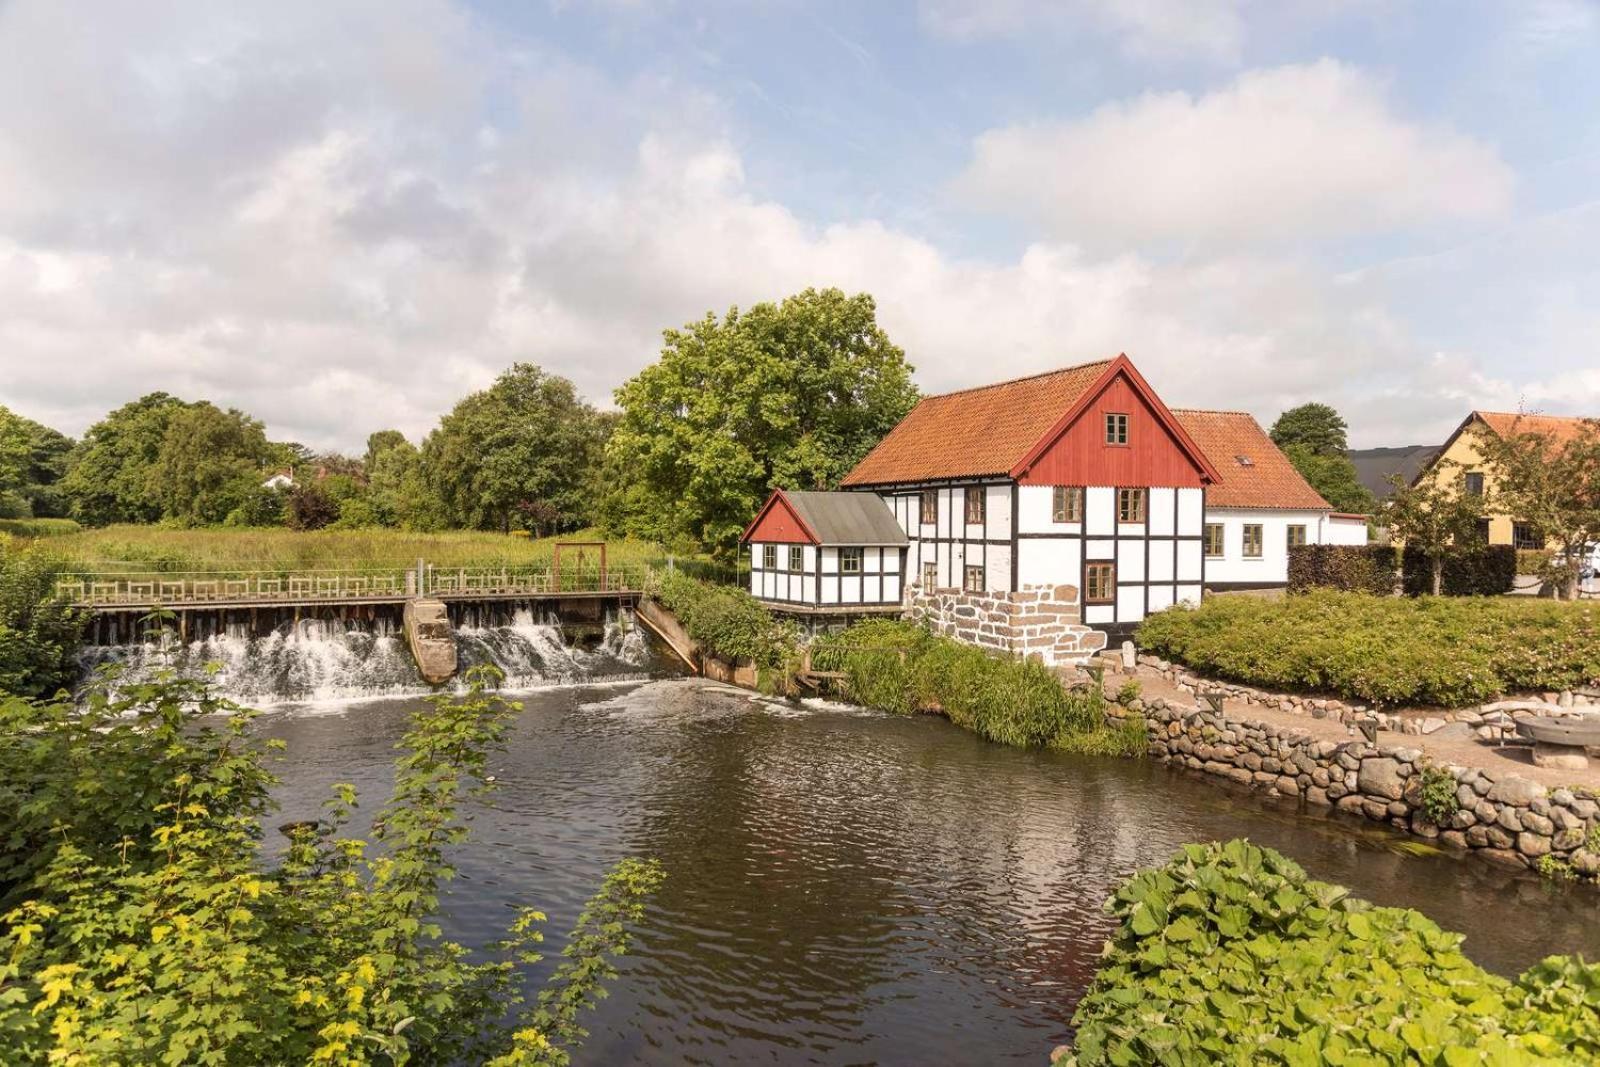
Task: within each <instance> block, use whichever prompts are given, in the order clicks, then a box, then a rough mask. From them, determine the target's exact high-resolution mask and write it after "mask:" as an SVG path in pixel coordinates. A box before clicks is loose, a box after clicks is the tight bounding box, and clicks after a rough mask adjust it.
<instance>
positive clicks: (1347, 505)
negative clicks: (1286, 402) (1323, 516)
mask: <svg viewBox="0 0 1600 1067" xmlns="http://www.w3.org/2000/svg"><path fill="white" fill-rule="evenodd" d="M1347 430H1348V427H1347V426H1346V424H1345V421H1344V416H1342V415H1340V414H1339V413H1338V412H1337V411H1335V410H1334V409H1333V408H1332V407H1330V406H1328V405H1327V404H1318V403H1310V404H1301V405H1300V406H1299V407H1296V408H1290V409H1289V410H1288V411H1285V412H1284V413H1283V414H1282V415H1279V416H1278V421H1277V422H1274V423H1273V424H1272V429H1271V431H1270V435H1271V437H1272V442H1273V444H1275V445H1277V446H1278V447H1279V448H1281V449H1283V454H1284V455H1285V456H1287V457H1289V462H1290V463H1292V464H1294V467H1295V470H1297V471H1299V472H1300V475H1301V477H1303V478H1304V479H1305V480H1306V481H1307V482H1310V483H1311V488H1313V489H1315V490H1316V491H1317V492H1318V493H1321V494H1322V499H1324V500H1326V501H1327V502H1328V503H1329V504H1332V505H1333V508H1334V510H1335V511H1348V512H1355V513H1358V514H1368V513H1370V512H1371V511H1372V510H1373V509H1374V508H1376V507H1377V501H1375V500H1374V499H1373V497H1372V494H1371V493H1370V492H1368V491H1367V489H1366V487H1365V486H1363V485H1362V484H1361V480H1360V478H1358V477H1357V476H1356V468H1355V464H1354V463H1351V462H1350V455H1349V444H1348V441H1347V438H1346V431H1347Z"/></svg>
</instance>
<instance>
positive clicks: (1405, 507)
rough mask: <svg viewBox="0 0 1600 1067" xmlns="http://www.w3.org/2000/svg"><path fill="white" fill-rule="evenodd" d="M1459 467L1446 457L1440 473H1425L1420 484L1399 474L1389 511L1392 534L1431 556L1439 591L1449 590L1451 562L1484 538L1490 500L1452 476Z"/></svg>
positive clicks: (1435, 586) (1393, 481)
mask: <svg viewBox="0 0 1600 1067" xmlns="http://www.w3.org/2000/svg"><path fill="white" fill-rule="evenodd" d="M1456 466H1457V465H1456V464H1454V463H1451V462H1449V461H1445V462H1442V463H1440V464H1439V466H1438V468H1436V470H1437V477H1431V478H1423V479H1422V480H1420V481H1419V482H1417V484H1416V485H1407V484H1406V482H1405V481H1404V480H1403V479H1402V478H1400V477H1399V476H1395V477H1392V478H1390V480H1389V482H1390V485H1391V486H1392V487H1393V493H1392V495H1391V496H1390V497H1389V504H1388V507H1387V509H1386V511H1385V513H1384V515H1385V520H1386V521H1387V522H1388V524H1389V535H1390V536H1391V537H1392V538H1393V539H1394V540H1395V541H1403V542H1405V544H1406V547H1408V548H1410V547H1412V546H1415V547H1416V548H1419V549H1421V550H1422V551H1423V553H1424V554H1425V555H1427V557H1428V561H1429V565H1430V566H1431V568H1432V570H1433V582H1432V588H1433V595H1434V596H1438V595H1440V593H1441V592H1442V591H1443V587H1444V565H1445V561H1446V560H1448V559H1451V558H1453V557H1455V556H1458V555H1460V554H1462V553H1464V552H1466V551H1467V550H1468V549H1470V548H1471V547H1472V546H1474V545H1475V544H1478V543H1479V541H1480V538H1479V536H1478V521H1479V520H1480V519H1481V518H1482V517H1483V511H1484V499H1483V498H1482V497H1479V496H1474V495H1472V494H1470V493H1468V492H1466V490H1465V488H1464V487H1463V485H1462V484H1461V479H1460V478H1458V477H1452V476H1451V475H1452V474H1453V472H1454V470H1455V469H1456Z"/></svg>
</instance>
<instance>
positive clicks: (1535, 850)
mask: <svg viewBox="0 0 1600 1067" xmlns="http://www.w3.org/2000/svg"><path fill="white" fill-rule="evenodd" d="M1517 851H1518V852H1520V853H1522V854H1523V855H1524V856H1531V857H1533V858H1534V859H1538V858H1539V857H1540V856H1543V855H1545V854H1546V853H1548V852H1549V851H1550V839H1549V838H1548V837H1545V836H1544V835H1543V834H1533V833H1529V832H1527V831H1526V830H1524V831H1523V832H1522V833H1520V834H1518V835H1517Z"/></svg>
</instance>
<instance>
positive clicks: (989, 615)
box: [906, 584, 1106, 666]
mask: <svg viewBox="0 0 1600 1067" xmlns="http://www.w3.org/2000/svg"><path fill="white" fill-rule="evenodd" d="M906 618H907V619H909V620H911V621H912V622H918V623H926V624H927V625H928V626H929V627H931V628H932V629H933V631H934V632H935V633H941V634H944V635H946V636H947V637H953V638H955V639H956V640H958V641H964V642H966V643H967V644H971V645H977V646H978V647H980V648H987V649H993V650H994V651H996V652H1006V653H1010V654H1013V655H1018V656H1038V657H1039V658H1040V659H1041V660H1042V661H1043V662H1044V663H1045V664H1046V665H1048V666H1061V665H1068V664H1079V663H1083V662H1086V661H1087V660H1088V659H1089V657H1091V656H1093V655H1094V654H1095V653H1096V652H1098V651H1100V650H1101V649H1103V648H1104V647H1105V645H1106V635H1105V634H1103V633H1101V632H1100V631H1098V630H1092V629H1090V628H1089V627H1087V626H1084V625H1083V624H1082V623H1081V622H1080V621H1079V620H1080V619H1081V618H1082V616H1081V614H1080V613H1079V607H1078V589H1077V587H1076V586H1072V585H1042V586H1039V585H1030V586H1024V587H1023V588H1022V589H1021V590H1020V591H1019V592H1015V593H968V592H965V591H963V590H960V589H929V590H924V589H923V588H922V586H921V585H917V584H912V585H910V586H908V587H907V589H906Z"/></svg>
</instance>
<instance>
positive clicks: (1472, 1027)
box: [1057, 841, 1600, 1067]
mask: <svg viewBox="0 0 1600 1067" xmlns="http://www.w3.org/2000/svg"><path fill="white" fill-rule="evenodd" d="M1107 911H1108V912H1110V914H1111V915H1113V916H1114V917H1115V918H1116V919H1117V920H1118V927H1117V930H1116V932H1115V934H1113V936H1112V939H1111V941H1110V943H1109V944H1108V945H1107V946H1106V950H1105V953H1104V956H1103V960H1104V962H1103V963H1102V965H1101V967H1100V970H1099V972H1098V973H1097V974H1096V976H1095V980H1094V984H1093V985H1092V986H1091V988H1090V990H1089V993H1088V994H1087V995H1086V996H1085V997H1084V999H1083V1001H1082V1002H1081V1003H1080V1004H1079V1006H1078V1010H1077V1013H1076V1015H1075V1016H1074V1017H1073V1024H1074V1026H1075V1028H1076V1051H1075V1052H1069V1053H1067V1054H1066V1055H1065V1056H1064V1057H1063V1058H1060V1059H1058V1060H1057V1063H1058V1064H1063V1065H1071V1067H1100V1065H1111V1064H1135V1063H1138V1064H1146V1063H1148V1064H1173V1065H1178V1064H1189V1063H1212V1062H1225V1063H1272V1064H1285V1065H1300V1064H1305V1065H1311V1064H1319V1063H1371V1064H1384V1063H1393V1064H1400V1063H1416V1064H1439V1065H1442V1067H1458V1065H1467V1064H1545V1063H1588V1062H1593V1061H1594V1059H1595V1057H1596V1056H1600V1013H1597V1012H1596V1010H1595V1004H1596V999H1597V997H1600V966H1597V965H1585V964H1583V963H1582V962H1581V961H1577V960H1572V959H1567V958H1563V957H1553V958H1551V959H1548V960H1546V961H1545V962H1543V963H1541V964H1539V965H1538V966H1537V967H1534V968H1533V969H1531V970H1530V971H1528V972H1527V973H1526V974H1524V975H1523V976H1522V977H1520V978H1518V979H1517V980H1516V981H1514V982H1513V981H1508V980H1506V979H1504V978H1500V977H1498V976H1495V975H1492V974H1489V973H1487V972H1485V971H1483V970H1482V969H1481V968H1479V967H1478V966H1477V965H1476V964H1474V963H1473V962H1472V961H1471V960H1469V959H1467V957H1466V956H1465V955H1464V954H1463V953H1462V952H1461V947H1460V946H1461V941H1462V938H1461V936H1460V935H1459V934H1453V933H1448V932H1446V931H1444V930H1441V929H1440V928H1439V927H1438V926H1436V925H1435V924H1434V923H1432V922H1431V921H1429V920H1428V919H1427V918H1426V917H1425V916H1423V915H1422V914H1421V913H1420V912H1417V911H1412V910H1410V909H1405V908H1377V907H1373V906H1372V905H1370V904H1368V903H1366V902H1365V901H1362V900H1357V899H1354V898H1352V897H1350V896H1349V895H1348V892H1347V891H1346V890H1345V889H1343V888H1341V887H1339V886H1334V885H1328V884H1326V883H1323V882H1316V881H1312V880H1311V879H1309V878H1308V877H1307V876H1306V874H1305V872H1304V871H1303V870H1301V869H1300V867H1299V866H1298V865H1296V864H1295V863H1294V862H1293V861H1291V860H1289V859H1286V858H1285V857H1283V856H1281V855H1279V854H1278V853H1276V852H1273V851H1272V850H1270V849H1262V848H1257V847H1255V846H1253V845H1251V844H1250V843H1249V842H1246V841H1229V842H1227V843H1226V844H1218V843H1213V844H1208V845H1186V846H1184V848H1183V849H1182V850H1181V851H1180V852H1178V853H1177V854H1176V855H1174V856H1173V858H1172V859H1171V861H1169V862H1168V863H1167V864H1166V866H1164V867H1160V868H1156V869H1153V870H1145V871H1140V872H1139V873H1137V874H1135V875H1134V876H1133V877H1132V878H1131V879H1130V880H1129V881H1128V882H1127V883H1126V884H1124V885H1123V886H1122V887H1121V888H1119V889H1118V890H1117V892H1116V894H1115V895H1114V896H1113V897H1112V898H1111V901H1110V902H1109V903H1108V904H1107Z"/></svg>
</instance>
